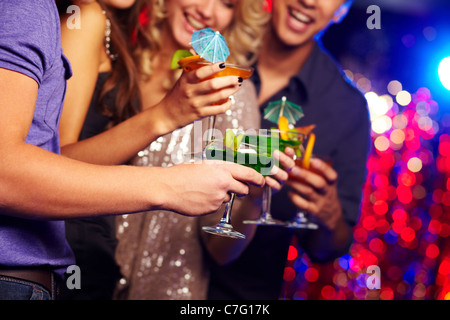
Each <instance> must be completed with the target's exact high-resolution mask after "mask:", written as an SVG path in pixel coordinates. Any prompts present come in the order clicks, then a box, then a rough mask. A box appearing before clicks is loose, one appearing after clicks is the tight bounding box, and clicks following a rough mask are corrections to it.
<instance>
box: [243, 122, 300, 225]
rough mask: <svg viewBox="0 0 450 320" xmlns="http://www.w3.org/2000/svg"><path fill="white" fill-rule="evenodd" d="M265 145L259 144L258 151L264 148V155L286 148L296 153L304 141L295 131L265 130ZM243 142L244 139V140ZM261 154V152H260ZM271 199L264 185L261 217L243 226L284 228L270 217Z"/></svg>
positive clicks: (270, 191)
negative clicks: (254, 225)
mask: <svg viewBox="0 0 450 320" xmlns="http://www.w3.org/2000/svg"><path fill="white" fill-rule="evenodd" d="M265 131H266V133H265V136H264V137H265V139H266V143H265V144H262V143H261V144H260V145H259V147H260V149H263V148H265V149H266V150H265V152H266V154H270V155H272V154H273V151H275V150H280V151H282V152H284V150H285V149H286V147H291V148H293V149H294V150H295V151H296V152H297V153H298V152H301V151H300V149H301V146H302V143H303V141H304V137H305V136H304V134H302V133H299V132H296V131H295V130H292V131H283V130H277V129H271V130H265ZM262 137H263V136H262V135H260V136H259V138H260V139H261V138H262ZM252 138H253V139H254V137H249V139H250V140H251V139H252ZM244 140H245V138H244ZM260 152H261V151H260ZM271 199H272V190H271V188H270V186H268V185H264V190H263V201H262V210H261V215H260V217H259V218H258V219H256V220H245V221H244V222H243V223H245V224H256V225H268V226H284V225H285V223H284V222H282V221H280V220H276V219H274V218H273V217H272V214H271V211H270V206H271Z"/></svg>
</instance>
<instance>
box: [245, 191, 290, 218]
mask: <svg viewBox="0 0 450 320" xmlns="http://www.w3.org/2000/svg"><path fill="white" fill-rule="evenodd" d="M271 202H272V188H271V187H270V186H268V185H264V189H263V199H262V209H261V216H260V217H259V219H257V220H244V221H243V223H245V224H257V225H284V223H283V222H282V221H279V220H276V219H274V218H273V217H272V214H271V213H270V206H271Z"/></svg>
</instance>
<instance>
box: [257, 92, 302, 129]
mask: <svg viewBox="0 0 450 320" xmlns="http://www.w3.org/2000/svg"><path fill="white" fill-rule="evenodd" d="M281 116H283V117H286V118H287V119H288V122H289V123H290V124H295V123H296V122H297V120H299V119H300V118H302V117H303V109H302V107H300V106H299V105H296V104H295V103H292V102H290V101H287V100H286V97H283V98H282V99H281V100H278V101H275V102H271V103H269V105H268V106H267V107H266V108H265V109H264V119H268V120H270V121H272V122H274V123H278V119H279V118H280V117H281Z"/></svg>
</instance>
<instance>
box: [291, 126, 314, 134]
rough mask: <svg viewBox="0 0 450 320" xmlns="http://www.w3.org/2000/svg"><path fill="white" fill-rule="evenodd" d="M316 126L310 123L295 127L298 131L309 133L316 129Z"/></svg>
mask: <svg viewBox="0 0 450 320" xmlns="http://www.w3.org/2000/svg"><path fill="white" fill-rule="evenodd" d="M315 127H316V125H315V124H310V125H309V126H304V127H298V128H295V130H297V132H298V133H301V134H304V135H308V134H310V133H311V132H312V131H313V130H314V128H315Z"/></svg>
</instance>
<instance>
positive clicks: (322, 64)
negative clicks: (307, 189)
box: [209, 45, 370, 299]
mask: <svg viewBox="0 0 450 320" xmlns="http://www.w3.org/2000/svg"><path fill="white" fill-rule="evenodd" d="M252 80H253V82H254V83H255V86H256V88H257V90H259V89H260V86H261V83H260V79H259V75H258V72H257V66H256V72H255V73H254V76H253V78H252ZM283 96H285V97H286V98H287V100H288V101H291V102H293V103H296V104H298V105H300V106H301V107H302V109H303V112H304V117H303V118H301V119H300V120H299V121H298V122H297V123H296V127H300V126H306V125H310V124H315V125H316V127H315V128H314V131H313V132H314V133H315V134H316V143H315V145H314V154H317V155H322V156H328V157H329V158H330V159H331V161H332V163H333V168H334V169H335V170H336V171H337V173H338V181H337V184H338V196H339V200H340V202H341V205H342V209H343V214H344V217H345V220H346V221H347V222H348V224H349V225H350V226H353V225H354V224H355V223H356V222H357V220H358V216H359V207H360V202H361V195H362V185H363V183H364V180H365V176H366V170H365V168H366V159H367V154H368V149H369V140H370V121H369V113H368V109H367V103H366V100H365V98H364V96H363V95H362V94H361V92H359V91H358V90H357V89H356V88H354V87H353V86H352V84H351V83H349V82H348V81H347V79H346V78H345V77H344V75H343V73H342V72H341V70H340V69H339V68H338V67H337V66H336V63H335V62H334V61H333V59H331V57H330V56H328V54H326V53H325V52H324V51H323V49H321V48H320V47H319V45H315V47H314V50H313V52H312V54H311V56H310V57H309V58H308V59H307V61H306V62H305V65H304V66H303V68H302V69H301V71H300V72H299V73H298V74H297V75H296V76H295V77H292V78H291V79H290V81H289V84H288V85H287V86H286V87H285V88H283V89H282V90H281V91H279V92H278V93H276V94H275V95H274V96H273V97H271V98H270V99H268V100H267V102H266V103H265V104H264V105H262V106H261V116H262V118H263V116H264V112H263V111H264V108H265V107H266V106H267V104H268V103H269V102H272V101H277V100H281V98H282V97H283ZM274 126H276V124H274V123H272V122H269V121H267V120H264V119H263V120H262V128H271V127H274ZM287 192H288V188H287V187H284V188H283V189H282V190H281V191H280V192H278V193H276V194H274V195H273V197H272V215H273V216H274V218H277V219H280V220H289V219H292V218H293V217H294V216H295V214H296V212H297V210H296V207H295V206H294V205H293V204H292V203H291V201H290V200H289V198H288V196H287ZM321 228H323V227H321ZM312 232H317V231H316V230H305V229H297V230H291V229H287V228H284V227H274V226H260V227H258V229H257V231H256V234H255V237H254V238H253V239H252V241H251V243H250V244H249V246H248V247H247V248H246V250H245V251H244V252H243V253H242V255H241V256H240V257H239V258H238V259H236V260H235V261H233V262H232V263H230V264H228V265H226V266H218V265H215V264H214V263H213V264H212V265H213V266H212V272H211V284H210V289H209V298H210V299H278V298H279V296H280V289H281V285H282V281H283V271H284V266H285V262H286V258H287V252H288V248H289V245H290V244H291V241H292V237H293V235H294V233H295V235H296V236H297V237H298V240H299V243H300V245H302V248H303V249H304V250H305V252H306V253H307V254H308V255H309V257H310V258H311V259H312V260H313V261H323V262H324V261H331V260H332V259H334V258H336V257H337V256H339V255H342V254H345V252H335V253H334V254H333V255H332V256H326V257H324V256H320V254H318V253H316V252H308V246H307V239H308V236H310V235H311V233H312ZM349 245H350V243H349Z"/></svg>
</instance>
